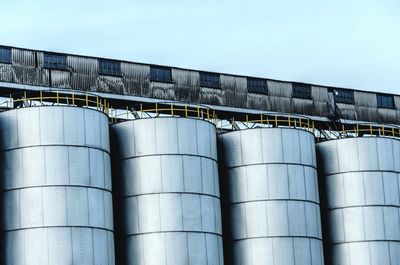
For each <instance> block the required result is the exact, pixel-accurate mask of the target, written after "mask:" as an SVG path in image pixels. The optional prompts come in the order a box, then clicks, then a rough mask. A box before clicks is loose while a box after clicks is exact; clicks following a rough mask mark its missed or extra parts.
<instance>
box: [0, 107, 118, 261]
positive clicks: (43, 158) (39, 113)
mask: <svg viewBox="0 0 400 265" xmlns="http://www.w3.org/2000/svg"><path fill="white" fill-rule="evenodd" d="M109 148H110V144H109V125H108V117H107V116H106V115H105V114H103V113H101V112H99V111H95V110H91V109H84V108H79V107H69V106H41V107H27V108H20V109H14V110H9V111H5V112H2V113H0V150H1V164H2V166H1V167H0V173H1V180H2V188H3V220H2V221H3V230H4V249H3V253H4V257H3V258H4V261H3V263H2V264H6V265H11V264H18V265H24V264H26V265H28V264H29V265H70V264H74V265H75V264H85V265H88V264H102V265H103V264H106V265H111V264H114V263H115V262H114V238H113V218H112V217H113V211H112V195H111V173H110V172H111V170H110V155H109Z"/></svg>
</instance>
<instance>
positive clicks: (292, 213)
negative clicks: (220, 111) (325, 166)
mask: <svg viewBox="0 0 400 265" xmlns="http://www.w3.org/2000/svg"><path fill="white" fill-rule="evenodd" d="M218 139H219V143H220V147H221V149H220V151H221V156H223V157H224V159H225V161H224V168H225V175H224V178H226V179H225V181H224V182H225V183H226V184H227V194H226V195H227V196H229V198H227V199H228V202H227V204H228V207H229V210H228V216H225V218H226V219H225V223H228V222H229V223H230V228H231V229H230V230H231V231H230V240H231V242H230V243H229V244H228V245H230V247H231V251H232V253H233V254H232V257H231V258H232V264H234V265H241V264H246V265H264V264H271V265H278V264H285V265H292V264H293V265H298V264H304V265H306V264H307V265H319V264H323V253H322V252H323V251H322V240H321V239H322V236H321V221H320V208H319V199H318V187H317V174H316V161H315V143H314V136H313V135H312V134H311V133H309V132H306V131H303V130H296V129H287V128H264V129H260V128H257V129H248V130H238V131H234V132H228V133H223V134H221V135H220V136H219V137H218Z"/></svg>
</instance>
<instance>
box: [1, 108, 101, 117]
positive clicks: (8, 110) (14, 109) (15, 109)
mask: <svg viewBox="0 0 400 265" xmlns="http://www.w3.org/2000/svg"><path fill="white" fill-rule="evenodd" d="M48 107H52V108H70V109H82V110H91V111H96V112H99V113H101V114H103V115H105V116H106V117H107V118H108V116H107V114H105V113H104V112H103V111H100V110H98V109H94V108H86V107H79V106H71V105H40V106H27V107H20V108H12V109H7V110H5V111H2V112H0V115H1V114H2V113H6V112H10V111H17V110H23V109H33V108H48Z"/></svg>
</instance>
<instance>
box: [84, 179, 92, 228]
mask: <svg viewBox="0 0 400 265" xmlns="http://www.w3.org/2000/svg"><path fill="white" fill-rule="evenodd" d="M85 189H86V204H87V207H88V211H87V216H88V222H87V223H88V226H89V227H91V224H90V203H89V188H88V187H86V188H85ZM92 230H93V228H92Z"/></svg>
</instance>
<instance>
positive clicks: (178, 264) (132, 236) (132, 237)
mask: <svg viewBox="0 0 400 265" xmlns="http://www.w3.org/2000/svg"><path fill="white" fill-rule="evenodd" d="M112 132H113V136H114V137H113V139H114V140H115V147H116V150H117V153H118V159H117V162H116V165H115V167H116V168H119V169H120V170H119V171H120V175H119V176H115V177H116V178H118V180H120V181H121V187H122V191H121V196H122V199H121V203H122V219H123V223H124V228H123V231H122V234H123V237H124V241H123V243H122V246H123V248H124V253H125V261H124V264H130V265H153V264H154V265H164V264H165V265H197V264H198V265H203V264H209V265H211V264H213V265H223V249H222V231H221V230H222V227H221V216H220V215H221V214H220V211H221V209H220V199H219V196H220V195H219V182H218V181H219V180H218V170H217V150H216V128H215V126H214V125H213V124H211V123H209V122H207V121H203V120H197V119H188V118H175V117H159V118H149V119H139V120H133V121H126V122H122V123H119V124H116V125H113V126H112Z"/></svg>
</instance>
